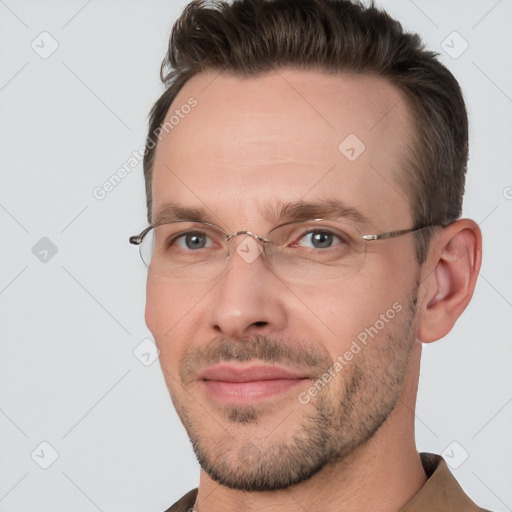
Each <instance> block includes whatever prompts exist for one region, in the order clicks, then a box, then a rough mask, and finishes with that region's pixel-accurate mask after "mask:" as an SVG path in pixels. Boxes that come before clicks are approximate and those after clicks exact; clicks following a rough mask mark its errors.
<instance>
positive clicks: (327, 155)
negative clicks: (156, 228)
mask: <svg viewBox="0 0 512 512" xmlns="http://www.w3.org/2000/svg"><path fill="white" fill-rule="evenodd" d="M190 98H194V100H196V101H197V104H196V105H195V106H194V107H193V108H192V109H190V108H184V109H182V106H183V105H186V104H187V103H188V104H190ZM176 109H180V110H179V113H181V115H180V116H179V118H180V119H179V122H176V118H175V119H174V120H173V122H172V124H173V125H174V128H173V129H172V131H170V133H169V134H168V135H165V136H164V137H163V139H162V140H161V141H160V142H159V145H158V148H157V152H156V160H155V165H154V170H153V219H155V216H156V215H157V214H158V213H159V212H160V211H161V210H162V209H163V208H164V207H165V206H166V205H168V204H173V205H175V206H179V207H184V208H193V209H202V210H204V214H205V218H204V220H205V221H208V222H211V223H214V224H216V225H219V226H220V227H222V228H223V229H224V230H225V231H226V232H227V233H232V232H235V231H239V230H249V231H251V232H253V233H256V234H257V235H260V236H263V237H264V236H266V235H267V233H268V232H269V231H270V230H271V229H272V228H273V227H275V226H276V225H277V224H279V223H283V222H286V221H289V220H294V219H290V218H288V217H282V218H279V216H278V215H277V214H278V213H279V211H280V209H281V210H282V209H283V208H284V207H286V206H287V205H290V204H293V205H296V204H297V203H299V202H300V203H301V204H302V203H312V204H315V205H318V204H320V205H321V204H325V202H326V201H330V200H337V201H340V202H342V203H343V204H344V205H345V206H346V207H348V208H350V209H352V211H353V210H357V212H358V213H359V214H360V217H361V218H359V219H358V220H357V222H356V221H355V220H354V217H353V216H352V217H350V218H349V219H348V220H350V222H352V223H354V222H355V223H357V225H358V227H359V228H360V230H361V231H362V232H363V233H364V234H375V233H381V232H386V231H393V230H398V229H406V228H410V227H412V216H411V208H410V205H409V204H408V202H407V200H406V197H407V196H406V193H405V191H404V190H403V189H402V188H401V186H399V185H398V180H397V175H398V174H399V173H400V172H401V171H400V167H401V163H402V161H403V156H404V155H405V154H406V152H407V148H408V143H409V139H408V136H409V134H411V133H412V128H411V124H410V121H409V119H408V115H407V112H408V111H407V107H406V104H405V102H404V100H403V97H402V96H401V94H400V93H399V91H398V90H397V89H395V88H394V87H393V86H392V85H390V84H389V83H387V82H386V81H384V80H382V79H378V78H375V77H370V76H363V75H356V76H352V77H350V76H346V75H326V74H321V73H317V72H304V71H293V70H281V71H279V73H270V74H268V75H265V76H259V77H253V78H248V79H239V78H235V77H233V76H222V75H217V74H213V73H202V74H200V75H197V76H195V77H194V78H193V79H191V80H190V81H189V82H188V83H187V84H186V85H185V86H184V88H183V89H182V90H181V91H180V93H179V95H178V96H177V98H176V99H175V101H174V103H173V106H172V107H171V109H170V111H169V113H168V118H170V116H171V115H178V113H176ZM184 112H188V113H187V114H186V115H184V114H183V113H184ZM347 137H348V138H347ZM356 137H357V138H356ZM343 141H345V142H343ZM361 141H362V142H363V143H364V146H365V148H364V147H363V146H362V144H361ZM340 143H341V145H340ZM303 206H304V205H303ZM310 211H311V215H312V216H313V217H315V218H317V217H318V215H319V214H317V213H316V210H314V209H310ZM269 212H270V213H273V215H270V213H269ZM332 215H333V213H332V212H329V211H327V212H322V215H321V217H322V218H325V217H331V216H332ZM236 240H237V242H236V243H237V244H240V243H245V242H246V241H247V240H246V239H244V236H239V237H237V238H236ZM251 247H252V246H251ZM192 249H193V248H192ZM192 249H190V250H192ZM252 250H254V248H253V249H252ZM417 274H418V265H417V262H416V259H415V253H414V247H413V238H412V235H406V236H403V237H399V238H396V239H392V240H383V241H374V242H368V243H367V248H366V256H365V258H364V265H362V266H361V267H358V268H357V270H356V271H354V272H353V273H351V274H350V275H348V276H344V277H340V278H338V277H334V278H332V277H331V278H330V279H326V280H322V279H309V280H308V279H294V278H293V275H294V274H293V272H290V273H289V275H288V277H287V279H284V278H283V277H282V276H280V275H279V274H278V273H276V272H274V271H273V269H271V268H269V266H268V265H267V264H266V262H265V258H264V257H263V256H260V257H257V258H256V259H254V260H253V259H248V258H244V257H243V255H242V253H241V252H240V251H238V252H237V251H233V253H232V255H231V257H230V260H229V263H228V264H227V267H226V270H225V272H224V273H223V274H222V275H220V276H219V275H214V276H211V277H205V278H204V279H189V278H188V277H187V276H185V275H184V274H179V275H176V276H174V277H162V276H161V275H158V274H157V273H155V272H152V271H151V268H150V271H149V275H148V285H147V307H146V321H147V325H148V327H149V329H150V330H151V332H152V333H153V335H154V338H155V340H156V343H157V345H158V348H159V349H160V361H161V366H162V369H163V372H164V376H165V379H166V382H167V386H168V388H169V391H170V394H171V397H172V399H173V402H174V405H175V407H176V409H177V412H178V414H179V416H180V418H181V420H182V422H183V424H184V426H185V428H186V429H187V432H188V434H189V436H190V438H191V440H192V443H193V446H194V449H195V451H196V454H197V455H198V458H199V461H200V463H201V465H202V467H203V469H205V470H206V471H207V473H208V474H209V475H210V476H211V477H212V478H214V479H215V480H217V481H219V482H221V483H222V484H224V485H227V486H230V487H233V488H240V489H246V490H255V489H260V490H263V489H267V490H271V489H278V488H283V487H287V486H289V485H291V484H294V483H297V482H300V481H301V480H304V479H306V478H308V477H310V476H311V475H313V474H314V473H315V472H317V471H318V470H320V469H322V468H323V467H324V466H325V465H326V464H328V463H330V462H333V461H334V460H337V459H342V458H343V457H345V456H346V455H348V454H349V453H351V452H353V450H355V449H356V448H357V447H358V446H360V445H363V444H364V443H365V441H367V440H368V439H369V438H371V437H372V436H373V434H374V433H375V432H376V431H377V430H378V429H379V427H380V426H381V425H382V424H383V422H385V421H388V422H389V421H391V420H390V418H392V416H393V415H392V414H391V413H392V411H393V410H394V407H395V405H396V404H397V402H398V403H399V401H400V399H401V398H400V397H401V395H402V391H403V382H404V379H408V378H411V376H410V374H411V371H412V370H411V365H409V361H410V354H411V351H412V349H413V346H414V344H415V343H416V331H415V326H416V318H415V303H416V292H417ZM290 276H292V277H290ZM336 363H337V364H336ZM318 379H320V381H321V382H320V383H318V382H317V381H318ZM315 382H316V384H315ZM322 383H323V384H322ZM390 414H391V416H389V415H390Z"/></svg>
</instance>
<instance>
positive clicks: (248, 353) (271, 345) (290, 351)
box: [180, 335, 333, 382]
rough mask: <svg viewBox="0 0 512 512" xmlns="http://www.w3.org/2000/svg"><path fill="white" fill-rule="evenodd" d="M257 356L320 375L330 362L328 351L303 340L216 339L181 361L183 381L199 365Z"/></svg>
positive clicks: (269, 337) (259, 337)
mask: <svg viewBox="0 0 512 512" xmlns="http://www.w3.org/2000/svg"><path fill="white" fill-rule="evenodd" d="M253 359H258V360H260V361H264V362H266V363H271V364H281V365H283V366H289V367H293V368H297V369H307V370H308V372H309V373H311V374H312V375H321V374H323V373H324V372H325V369H326V368H329V367H330V366H332V364H333V361H332V359H331V357H330V356H329V354H328V353H327V351H326V350H325V349H322V348H320V347H318V345H312V344H310V343H305V342H304V341H297V340H294V341H291V340H290V341H285V340H284V339H282V338H278V337H274V336H266V335H256V336H253V337H251V338H243V339H240V340H232V339H229V338H215V339H214V340H212V341H211V342H210V343H208V344H207V345H205V346H200V345H199V344H194V345H193V346H191V348H190V349H189V350H188V351H187V352H186V354H185V355H184V357H183V358H182V361H181V364H180V377H181V381H182V382H187V381H189V380H191V379H193V377H194V374H195V373H197V370H198V369H199V368H203V367H204V366H211V365H214V364H217V363H220V362H240V363H242V362H246V361H251V360H253Z"/></svg>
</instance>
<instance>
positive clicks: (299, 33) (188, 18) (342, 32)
mask: <svg viewBox="0 0 512 512" xmlns="http://www.w3.org/2000/svg"><path fill="white" fill-rule="evenodd" d="M436 57H437V53H435V52H432V51H427V50H426V49H425V47H424V45H423V43H422V41H421V39H420V37H419V36H418V35H417V34H413V33H407V32H404V30H403V29H402V26H401V25H400V23H399V22H398V21H396V20H394V19H393V18H391V17H390V16H389V15H388V14H387V13H386V12H385V11H382V10H379V9H377V8H376V7H375V6H374V5H373V3H372V5H370V6H369V7H365V6H364V5H363V4H362V3H360V2H357V1H355V0H354V1H351V0H235V1H233V2H232V3H227V2H223V1H213V2H212V1H209V2H205V1H203V0H194V1H193V2H191V3H190V4H189V5H188V6H187V7H186V8H185V9H184V11H183V13H182V14H181V16H180V18H179V19H178V20H177V21H176V23H175V25H174V27H173V30H172V34H171V37H170V40H169V50H168V53H167V55H166V57H165V59H164V61H163V63H162V68H161V70H160V76H161V79H162V81H163V83H164V84H165V86H166V90H165V91H164V93H163V94H162V96H161V97H160V98H159V99H158V101H157V102H156V103H155V104H154V106H153V108H152V109H151V112H150V122H149V134H148V137H147V140H146V151H145V155H144V177H145V181H146V197H147V207H148V219H150V221H151V205H152V201H151V198H152V195H151V173H152V167H153V161H154V157H155V150H156V141H155V140H154V134H155V131H156V133H158V129H159V128H160V129H161V126H162V124H163V123H164V120H165V118H166V114H167V112H168V110H169V108H170V106H171V103H172V102H173V100H174V98H175V97H176V95H177V94H178V92H179V91H180V89H181V88H182V87H183V85H184V84H185V83H186V82H187V81H188V80H189V79H190V78H191V77H192V76H194V75H196V74H197V73H199V72H201V71H205V70H213V71H218V72H224V73H229V74H233V75H236V76H244V77H248V76H256V75H259V74H262V73H266V72H271V71H272V70H274V69H279V68H284V67H293V68H298V69H304V70H314V69H316V70H319V71H326V72H328V73H342V72H349V73H363V74H371V75H376V76H379V77H383V78H385V79H387V80H389V82H390V83H392V84H393V85H395V86H396V87H397V88H398V89H399V90H400V91H402V93H403V94H404V96H405V98H406V100H407V102H408V106H409V108H410V111H411V113H412V116H411V117H412V118H413V119H415V120H418V122H415V133H414V134H413V140H414V143H413V145H414V148H410V151H409V156H408V158H407V160H408V161H407V162H404V164H403V172H402V173H401V176H402V179H403V186H404V189H405V191H406V193H407V194H408V196H409V197H408V199H409V204H411V205H412V206H411V208H412V215H413V219H414V223H415V227H420V226H426V225H447V224H448V223H450V222H451V221H453V220H455V219H456V218H458V217H459V216H460V214H461V210H462V197H463V194H464V181H465V173H466V167H467V158H468V119H467V113H466V108H465V105H464V99H463V96H462V92H461V90H460V87H459V85H458V83H457V80H456V79H455V78H454V76H453V75H452V74H451V73H450V71H448V69H447V68H446V67H444V66H443V65H442V64H441V63H440V62H439V61H438V60H437V58H436ZM431 234H432V231H431V230H429V229H427V230H422V231H419V232H418V233H417V235H418V236H417V237H416V253H417V258H418V261H419V262H420V263H423V261H424V260H425V258H426V255H427V252H428V241H429V239H430V236H431Z"/></svg>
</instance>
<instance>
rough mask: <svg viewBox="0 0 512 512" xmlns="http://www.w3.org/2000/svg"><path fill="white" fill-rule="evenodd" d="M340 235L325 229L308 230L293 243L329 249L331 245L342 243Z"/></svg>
mask: <svg viewBox="0 0 512 512" xmlns="http://www.w3.org/2000/svg"><path fill="white" fill-rule="evenodd" d="M344 243H346V242H345V240H343V239H342V237H341V236H340V235H337V234H335V233H333V232H332V231H327V230H325V229H316V230H310V231H308V232H307V233H304V234H303V235H302V236H301V237H300V238H299V239H298V240H297V241H296V242H295V243H294V244H293V246H294V247H309V248H311V249H329V248H330V247H332V246H335V245H339V244H344Z"/></svg>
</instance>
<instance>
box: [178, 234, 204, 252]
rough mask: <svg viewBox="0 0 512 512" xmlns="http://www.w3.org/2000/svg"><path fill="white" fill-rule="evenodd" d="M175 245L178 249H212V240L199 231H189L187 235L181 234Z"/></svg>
mask: <svg viewBox="0 0 512 512" xmlns="http://www.w3.org/2000/svg"><path fill="white" fill-rule="evenodd" d="M175 243H176V244H177V245H178V246H179V247H180V249H190V250H196V249H205V248H208V247H212V240H211V239H210V237H209V236H208V235H206V233H202V232H200V231H190V232H188V233H183V234H182V235H181V236H179V237H178V238H176V240H175Z"/></svg>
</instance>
